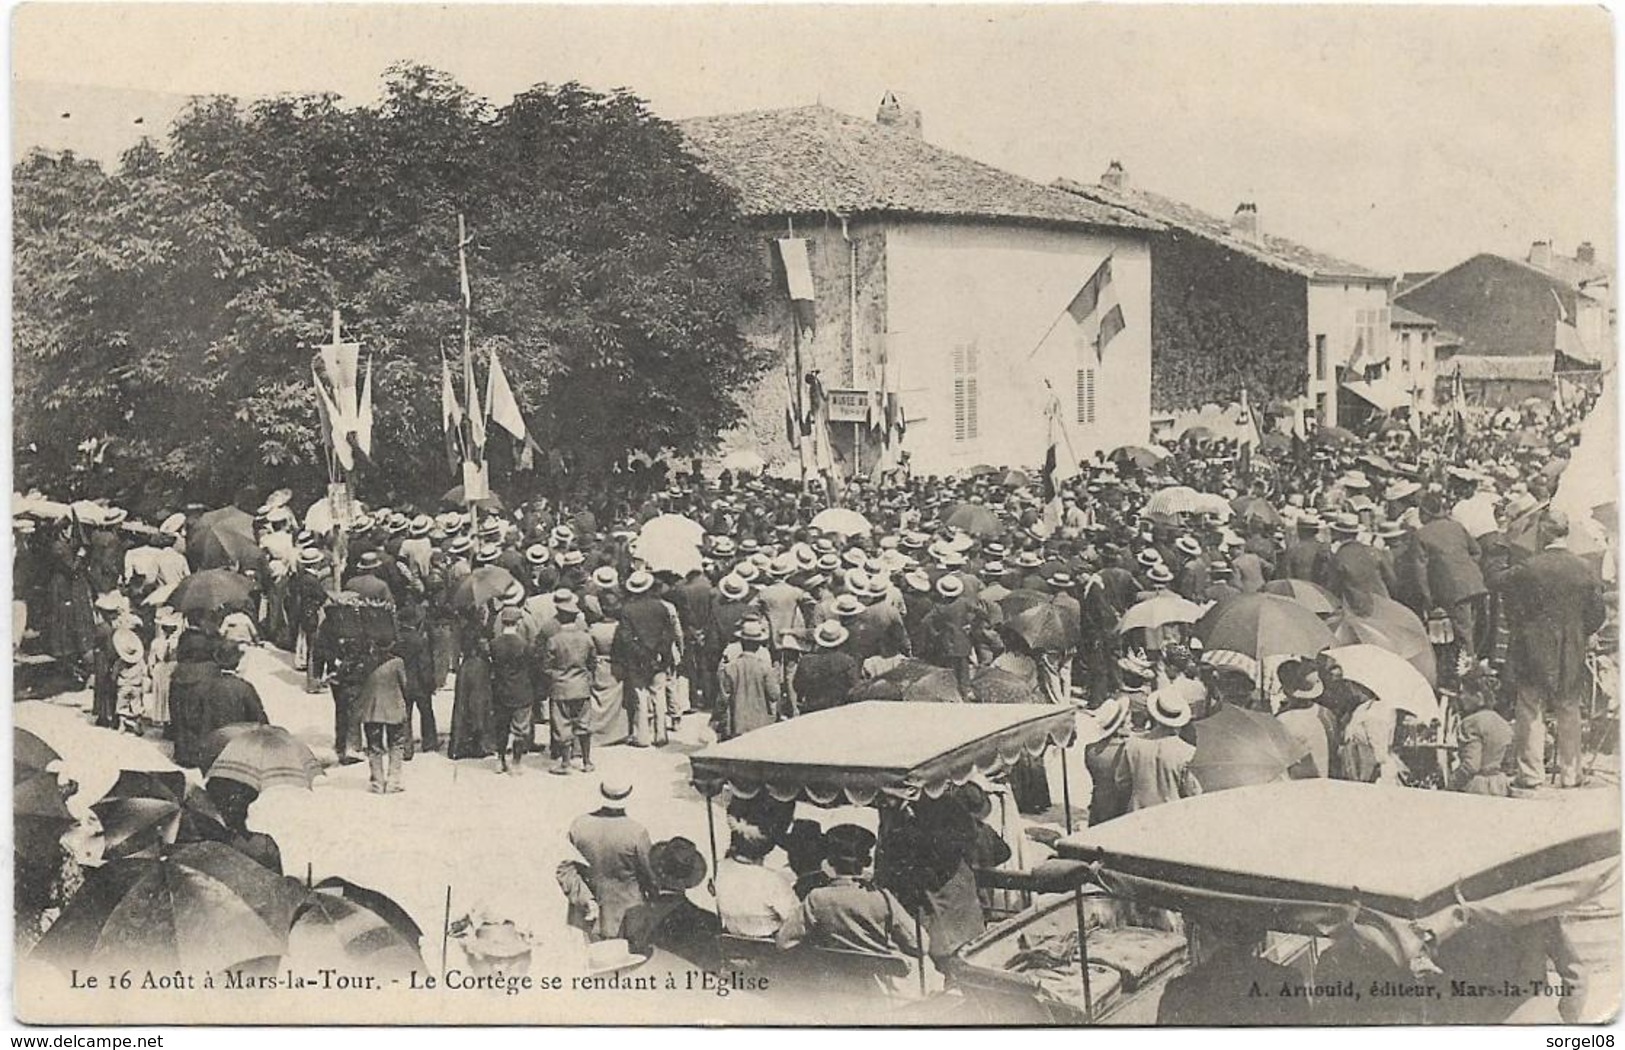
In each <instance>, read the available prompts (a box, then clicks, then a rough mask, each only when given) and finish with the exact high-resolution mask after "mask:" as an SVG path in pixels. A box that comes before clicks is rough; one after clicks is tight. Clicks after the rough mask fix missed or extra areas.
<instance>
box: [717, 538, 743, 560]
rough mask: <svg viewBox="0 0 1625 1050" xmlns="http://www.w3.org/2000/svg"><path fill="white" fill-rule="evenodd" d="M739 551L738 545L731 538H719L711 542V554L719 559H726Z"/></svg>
mask: <svg viewBox="0 0 1625 1050" xmlns="http://www.w3.org/2000/svg"><path fill="white" fill-rule="evenodd" d="M738 549H739V547H738V545H737V544H735V543H734V541H733V538H732V537H729V536H718V537H716V538H715V539H714V540H712V542H711V553H713V554H715V555H716V556H717V557H719V558H726V557H728V556H729V555H730V554H732V553H733V552H734V551H736V550H738Z"/></svg>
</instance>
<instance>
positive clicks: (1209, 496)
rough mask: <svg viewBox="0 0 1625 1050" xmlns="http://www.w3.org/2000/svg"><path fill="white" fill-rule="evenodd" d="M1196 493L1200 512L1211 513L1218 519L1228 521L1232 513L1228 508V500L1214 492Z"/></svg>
mask: <svg viewBox="0 0 1625 1050" xmlns="http://www.w3.org/2000/svg"><path fill="white" fill-rule="evenodd" d="M1196 495H1197V497H1198V500H1199V502H1200V513H1202V514H1211V515H1212V516H1213V517H1215V518H1218V519H1219V520H1220V521H1228V520H1229V519H1230V515H1231V514H1232V513H1234V512H1233V511H1232V510H1231V509H1230V501H1229V500H1227V499H1225V498H1224V497H1223V496H1221V495H1219V494H1218V493H1216V492H1198V493H1197V494H1196Z"/></svg>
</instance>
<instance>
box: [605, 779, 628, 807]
mask: <svg viewBox="0 0 1625 1050" xmlns="http://www.w3.org/2000/svg"><path fill="white" fill-rule="evenodd" d="M598 794H599V796H600V797H601V798H602V799H603V808H605V809H618V810H623V811H624V810H625V809H626V800H627V799H629V798H631V797H632V782H631V781H630V780H623V779H621V778H620V777H613V778H611V777H606V778H604V779H603V780H602V781H600V782H599V784H598Z"/></svg>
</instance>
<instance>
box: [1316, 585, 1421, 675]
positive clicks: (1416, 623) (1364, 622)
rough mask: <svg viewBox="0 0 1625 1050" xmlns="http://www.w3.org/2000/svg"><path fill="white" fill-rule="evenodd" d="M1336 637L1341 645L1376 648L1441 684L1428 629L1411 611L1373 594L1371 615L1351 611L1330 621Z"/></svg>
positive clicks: (1342, 613)
mask: <svg viewBox="0 0 1625 1050" xmlns="http://www.w3.org/2000/svg"><path fill="white" fill-rule="evenodd" d="M1326 626H1328V627H1329V628H1331V631H1332V637H1333V638H1334V639H1335V640H1336V642H1337V643H1338V644H1340V645H1360V644H1362V643H1363V644H1367V645H1375V646H1378V647H1380V648H1383V649H1387V650H1388V651H1389V652H1391V653H1393V654H1395V655H1396V656H1398V657H1400V658H1401V659H1403V660H1404V661H1405V662H1406V663H1408V664H1410V665H1411V666H1412V667H1414V668H1416V669H1417V670H1418V671H1420V672H1421V673H1422V677H1423V678H1425V679H1427V680H1428V683H1429V684H1430V685H1431V684H1437V683H1438V681H1439V678H1438V663H1437V660H1436V658H1435V656H1434V653H1433V643H1432V642H1431V641H1430V640H1429V639H1428V631H1427V626H1426V625H1425V624H1423V623H1422V620H1421V618H1420V617H1418V616H1417V615H1416V614H1415V613H1413V612H1411V610H1410V609H1409V608H1407V607H1406V606H1404V605H1401V604H1400V603H1399V602H1396V601H1394V600H1393V599H1392V598H1383V597H1381V596H1380V595H1373V596H1372V598H1371V612H1370V613H1369V614H1368V615H1365V616H1356V615H1354V614H1353V613H1352V612H1350V611H1348V610H1347V609H1344V610H1342V611H1341V612H1340V613H1338V615H1336V616H1333V617H1332V618H1331V619H1330V620H1328V621H1327V624H1326Z"/></svg>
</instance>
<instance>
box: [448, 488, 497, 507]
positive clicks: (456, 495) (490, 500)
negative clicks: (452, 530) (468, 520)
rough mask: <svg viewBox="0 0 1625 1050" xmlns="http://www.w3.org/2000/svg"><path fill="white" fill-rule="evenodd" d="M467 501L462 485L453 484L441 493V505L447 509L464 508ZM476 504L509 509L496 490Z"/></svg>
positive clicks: (478, 500)
mask: <svg viewBox="0 0 1625 1050" xmlns="http://www.w3.org/2000/svg"><path fill="white" fill-rule="evenodd" d="M467 502H468V501H467V500H465V499H463V487H462V486H461V485H453V486H452V487H451V488H449V489H447V490H446V491H445V492H443V493H441V494H440V505H441V506H442V507H445V508H446V509H447V510H462V509H463V505H464V504H465V503H467ZM474 505H475V506H476V507H479V508H480V509H481V510H494V511H503V510H507V509H508V508H507V505H506V504H504V503H503V502H502V497H501V496H499V495H497V494H496V493H495V492H493V493H491V494H490V495H489V496H486V497H485V498H484V499H477V500H475V501H474Z"/></svg>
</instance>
